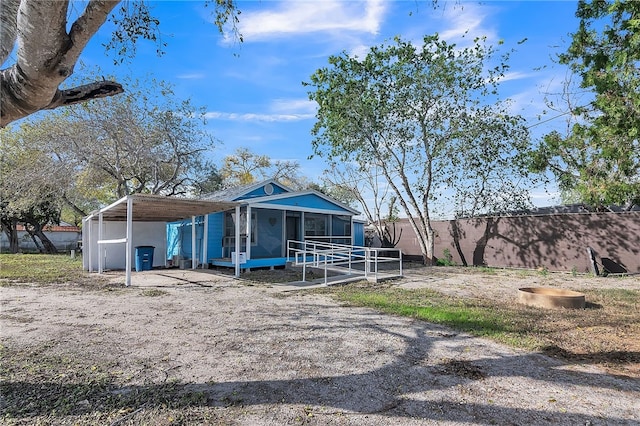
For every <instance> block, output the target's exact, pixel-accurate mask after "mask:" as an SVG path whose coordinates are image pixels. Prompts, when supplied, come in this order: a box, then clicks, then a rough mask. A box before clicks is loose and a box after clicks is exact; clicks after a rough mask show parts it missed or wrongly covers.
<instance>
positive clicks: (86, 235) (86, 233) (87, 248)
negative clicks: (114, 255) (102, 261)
mask: <svg viewBox="0 0 640 426" xmlns="http://www.w3.org/2000/svg"><path fill="white" fill-rule="evenodd" d="M92 222H93V215H89V216H88V217H87V218H86V220H84V219H83V220H82V223H83V224H82V258H83V262H84V255H85V253H86V255H87V271H89V272H93V264H92V262H91V256H92V254H93V249H92V248H91V244H92V242H93V241H92V240H91V225H92Z"/></svg>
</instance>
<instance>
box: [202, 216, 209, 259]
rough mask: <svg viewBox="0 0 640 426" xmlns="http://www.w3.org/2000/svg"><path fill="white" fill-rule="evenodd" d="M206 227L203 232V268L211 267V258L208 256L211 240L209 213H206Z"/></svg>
mask: <svg viewBox="0 0 640 426" xmlns="http://www.w3.org/2000/svg"><path fill="white" fill-rule="evenodd" d="M203 226H204V229H203V232H202V269H204V268H208V267H209V259H208V258H207V251H208V249H209V247H208V240H209V215H208V214H205V215H204V225H203Z"/></svg>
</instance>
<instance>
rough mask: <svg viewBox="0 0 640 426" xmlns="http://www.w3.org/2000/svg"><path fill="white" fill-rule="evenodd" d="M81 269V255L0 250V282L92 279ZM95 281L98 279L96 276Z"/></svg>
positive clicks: (42, 283) (46, 282) (65, 281)
mask: <svg viewBox="0 0 640 426" xmlns="http://www.w3.org/2000/svg"><path fill="white" fill-rule="evenodd" d="M96 278H97V276H95V275H93V276H91V275H90V274H89V273H87V272H85V271H83V270H82V258H81V257H77V258H75V259H72V258H71V257H70V256H69V255H64V254H56V255H50V254H7V253H2V254H0V286H6V285H11V284H15V283H30V284H41V285H47V284H63V283H76V284H85V283H89V282H94V283H95V282H96ZM98 281H99V279H98Z"/></svg>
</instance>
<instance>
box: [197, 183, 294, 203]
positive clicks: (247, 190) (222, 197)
mask: <svg viewBox="0 0 640 426" xmlns="http://www.w3.org/2000/svg"><path fill="white" fill-rule="evenodd" d="M267 185H271V186H272V189H274V192H278V193H283V192H293V190H292V189H291V188H288V187H286V186H285V185H283V184H281V183H280V182H277V181H276V180H275V179H267V180H264V181H262V182H257V183H255V182H254V183H250V184H247V185H241V186H234V187H231V188H226V189H222V190H220V191H216V192H212V193H210V194H207V195H205V196H203V197H202V199H203V200H208V201H240V200H245V199H248V198H254V197H264V196H269V195H271V194H267V193H266V192H265V191H262V192H260V191H259V190H260V189H263V188H265V187H266V186H267ZM275 188H277V189H278V190H277V191H275Z"/></svg>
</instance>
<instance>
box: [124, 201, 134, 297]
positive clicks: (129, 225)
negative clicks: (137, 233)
mask: <svg viewBox="0 0 640 426" xmlns="http://www.w3.org/2000/svg"><path fill="white" fill-rule="evenodd" d="M126 240H127V241H126V242H125V247H126V248H125V253H126V254H125V256H126V259H125V270H126V271H127V272H126V277H125V285H126V286H127V287H129V286H131V244H132V243H133V199H132V198H131V197H127V236H126Z"/></svg>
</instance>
